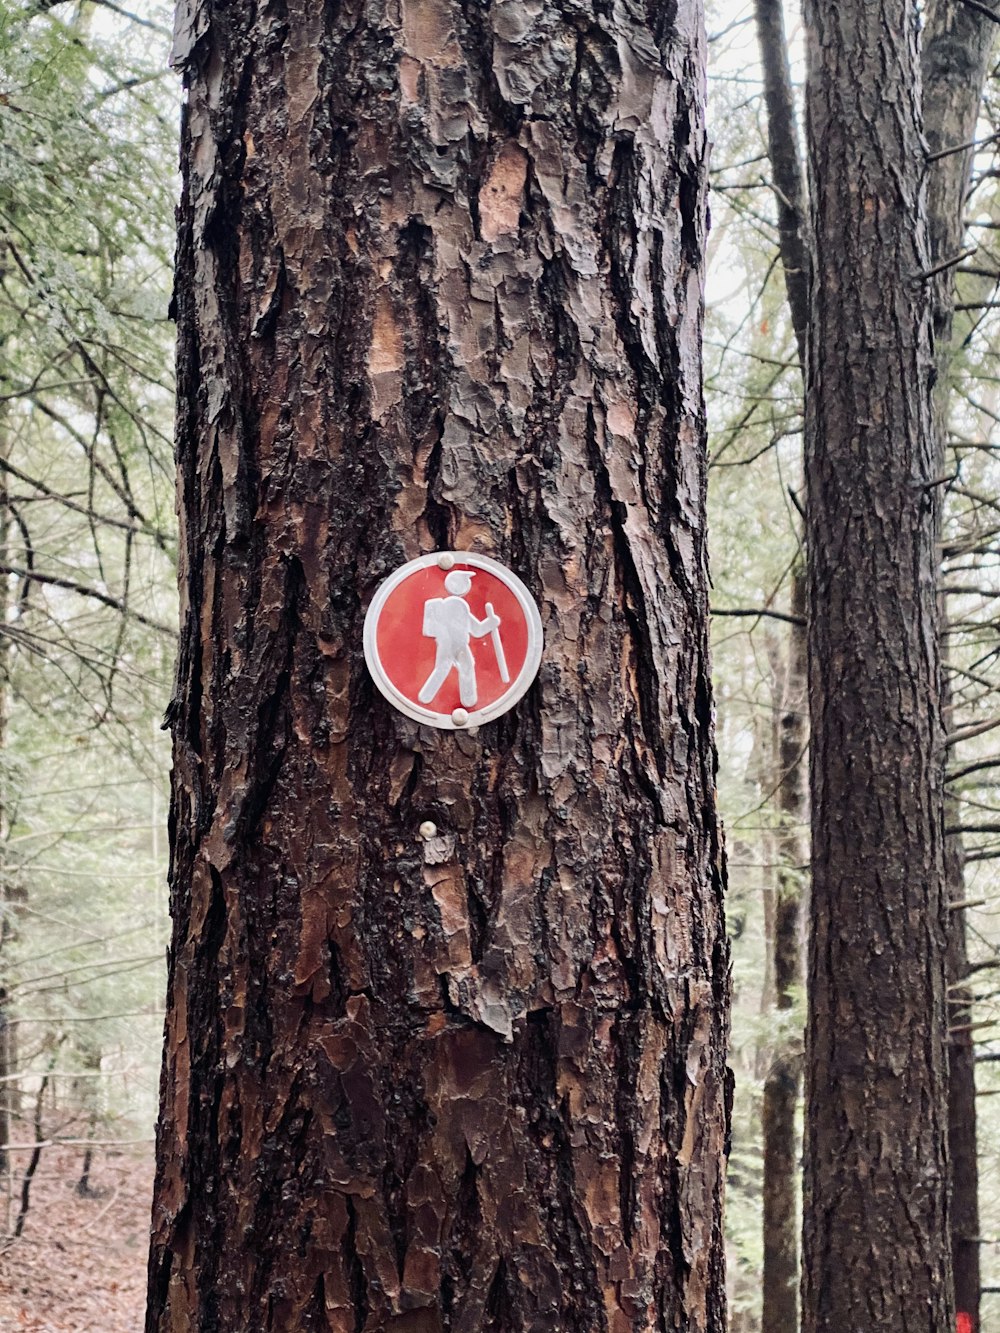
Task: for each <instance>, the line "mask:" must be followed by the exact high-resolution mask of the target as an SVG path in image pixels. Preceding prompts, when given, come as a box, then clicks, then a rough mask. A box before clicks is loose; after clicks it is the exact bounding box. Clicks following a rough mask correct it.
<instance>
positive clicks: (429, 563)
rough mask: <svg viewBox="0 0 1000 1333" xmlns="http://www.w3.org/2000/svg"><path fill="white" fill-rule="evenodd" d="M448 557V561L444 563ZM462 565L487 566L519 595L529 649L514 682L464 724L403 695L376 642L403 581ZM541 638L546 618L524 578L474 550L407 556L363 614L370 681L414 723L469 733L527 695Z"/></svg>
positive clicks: (538, 662)
mask: <svg viewBox="0 0 1000 1333" xmlns="http://www.w3.org/2000/svg"><path fill="white" fill-rule="evenodd" d="M449 557H450V560H451V563H450V564H449V563H446V562H447V561H448V559H449ZM459 565H468V566H469V568H470V569H482V570H486V571H487V572H488V573H490V574H493V575H494V576H495V577H496V578H498V579H499V580H500V582H501V583H503V584H504V585H505V587H507V588H509V589H510V591H511V592H512V593H513V594H514V596H515V597H516V598H517V603H518V605H519V606H520V608H521V610H522V611H523V612H524V619H525V623H526V624H527V627H528V651H527V654H526V655H525V659H524V665H523V666H522V668H521V670H520V671H519V672H518V675H517V678H516V679H515V680H513V681H512V682H511V684H510V686H509V688H508V689H507V690H506V691H505V692H504V693H503V694H502V695H501V696H500V698H499V699H495V700H494V701H493V703H491V704H487V706H486V707H485V708H474V709H471V710H470V711H469V714H468V720H467V721H465V722H463V723H461V724H457V723H455V722H454V721H453V720H452V717H451V715H450V714H445V713H436V712H434V711H433V710H432V709H430V708H422V707H421V706H420V704H415V703H411V702H410V700H409V699H407V698H406V696H405V695H403V694H401V693H400V692H399V690H397V689H396V687H395V685H393V683H392V681H391V680H390V679H389V676H388V673H387V672H386V670H385V667H384V666H383V665H382V661H381V659H380V657H379V655H378V646H377V644H376V641H375V637H376V634H375V632H376V628H377V626H378V619H379V616H380V615H381V614H382V608H383V607H384V606H385V604H386V602H387V601H388V599H389V595H390V594H391V593H392V592H394V591H395V589H396V588H398V587H399V585H400V584H401V583H403V582H405V580H406V579H408V578H409V577H410V575H411V574H415V573H416V572H417V571H418V570H420V569H429V568H432V567H437V568H440V569H445V568H455V567H456V566H459ZM542 642H543V635H542V617H541V615H540V613H539V610H538V607H537V605H536V603H535V599H534V598H533V597H532V595H531V593H530V592H529V591H528V589H527V588H526V587H525V585H524V584H523V583H522V581H521V580H520V579H519V578H518V576H517V575H516V574H515V573H514V572H513V570H511V569H508V568H507V566H506V565H501V564H500V562H499V561H498V560H493V559H491V558H490V557H489V556H488V555H477V554H476V553H474V552H472V551H433V552H431V553H430V554H429V555H421V556H417V558H416V559H415V560H408V561H407V562H406V564H405V565H400V567H399V568H398V569H397V570H394V571H393V573H391V574H390V575H389V577H388V578H387V579H386V580H385V582H384V583H381V584H379V587H378V590H377V591H376V593H375V596H374V597H373V598H372V602H371V605H370V606H369V608H368V611H367V613H366V615H365V629H364V650H365V662H366V663H367V666H368V671H369V673H370V675H371V678H372V680H373V681H374V682H375V684H376V685H377V686H378V688H379V690H380V692H381V693H382V694H383V695H384V696H385V698H386V699H388V700H389V702H390V703H391V704H392V706H393V708H395V709H398V711H399V712H400V713H404V714H405V715H406V716H407V717H409V718H412V719H413V721H414V722H422V723H423V725H424V726H426V727H437V728H438V729H439V730H441V731H469V730H471V729H472V728H473V727H480V726H482V725H483V723H485V722H492V721H494V719H495V718H498V717H502V716H503V714H504V713H507V712H509V711H510V710H511V709H512V708H513V707H514V705H515V704H516V703H518V702H519V701H520V700H521V699H522V698H523V697H524V695H525V694H526V693H527V691H528V689H529V687H530V686H531V682H532V681H533V680H534V679H535V677H536V676H537V674H538V668H539V666H540V665H541V661H542Z"/></svg>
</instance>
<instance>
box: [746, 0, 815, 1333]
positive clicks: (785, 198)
mask: <svg viewBox="0 0 1000 1333" xmlns="http://www.w3.org/2000/svg"><path fill="white" fill-rule="evenodd" d="M755 13H756V20H757V43H758V46H759V48H760V57H761V68H762V71H763V75H764V103H765V107H766V111H767V144H768V157H769V159H770V163H771V178H772V185H773V189H774V195H775V201H776V205H777V212H778V226H779V234H780V252H781V267H782V272H783V274H784V279H785V292H786V295H787V298H788V309H789V314H790V316H791V320H792V328H793V331H794V333H795V342H796V346H797V348H798V353H799V364H800V366H801V368H802V374H803V377H804V375H805V367H806V356H807V345H808V336H809V275H810V265H811V260H810V254H809V224H808V217H807V211H806V189H805V180H804V173H803V169H802V154H801V149H800V146H799V134H798V125H797V117H796V114H795V95H794V91H793V88H792V75H791V69H790V67H789V61H788V42H787V39H786V36H785V17H784V6H783V3H782V0H756V2H755ZM803 391H804V379H803ZM807 601H808V599H807V582H806V574H805V571H804V569H802V568H796V570H795V571H794V573H793V576H792V596H791V603H792V605H791V610H792V613H793V614H794V615H796V616H798V617H799V618H800V621H801V622H802V623H801V624H798V625H793V626H791V627H790V630H789V633H788V636H787V642H788V648H787V653H788V656H787V661H786V666H785V679H784V684H783V695H784V697H783V700H782V710H781V714H780V720H779V724H778V745H777V758H778V782H777V798H778V802H777V803H778V809H779V813H780V816H781V819H780V834H779V846H778V850H777V861H778V863H779V864H780V865H781V866H782V869H781V870H780V871H779V873H778V885H777V893H776V897H777V908H776V911H775V922H774V932H773V935H772V936H771V953H772V957H773V964H772V966H773V971H774V974H775V978H776V992H777V1008H778V1010H779V1011H787V1010H789V1009H791V1008H792V1006H793V1003H794V989H795V987H797V986H800V985H801V984H802V981H803V976H802V949H801V938H800V935H801V908H802V897H803V886H804V883H805V881H806V879H807V875H808V872H807V871H805V870H804V869H803V867H805V866H806V865H807V864H808V861H809V847H808V836H807V834H806V833H805V832H804V824H805V821H806V793H805V787H806V781H807V779H806V753H807V745H808V739H809V716H808V713H809V709H808V690H807V684H806V675H807V670H806V649H807V635H806V629H805V619H806V614H807V609H808V608H807ZM801 1088H802V1042H801V1035H800V1034H794V1035H793V1034H791V1033H788V1032H785V1031H784V1030H782V1031H781V1036H780V1040H779V1043H778V1045H777V1046H776V1048H775V1051H774V1058H773V1061H772V1063H771V1067H770V1070H769V1072H768V1075H767V1078H766V1080H765V1083H764V1105H763V1115H762V1138H763V1150H764V1188H763V1194H764V1207H763V1231H764V1272H763V1297H762V1306H761V1330H762V1333H798V1328H799V1311H798V1276H799V1232H798V1209H797V1207H796V1202H797V1199H798V1195H799V1154H798V1144H797V1134H796V1125H795V1117H796V1111H797V1109H798V1103H799V1097H800V1095H801Z"/></svg>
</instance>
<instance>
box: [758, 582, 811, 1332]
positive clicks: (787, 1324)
mask: <svg viewBox="0 0 1000 1333" xmlns="http://www.w3.org/2000/svg"><path fill="white" fill-rule="evenodd" d="M791 611H792V614H793V615H796V616H799V617H800V618H801V621H802V623H801V624H799V625H793V626H791V628H790V630H789V634H788V655H787V660H786V666H785V678H784V681H783V683H782V699H781V712H780V714H779V718H778V726H777V731H778V738H777V747H776V759H777V774H776V778H777V781H776V784H775V785H776V788H777V805H778V814H779V823H778V832H777V838H776V853H777V861H778V865H779V867H780V868H779V870H778V876H777V879H778V883H777V892H776V894H775V907H774V936H773V943H772V956H773V960H774V988H775V1004H776V1008H777V1010H778V1013H779V1014H782V1013H784V1014H787V1013H788V1011H789V1010H790V1009H792V1008H793V1006H794V1004H795V991H796V989H797V988H798V987H800V986H801V984H802V944H801V935H802V927H801V916H802V885H803V875H804V869H803V868H804V866H805V865H806V864H807V863H808V860H809V850H808V845H807V840H806V836H805V832H804V827H805V820H806V793H805V781H806V749H807V742H808V737H809V718H808V701H807V693H806V629H805V613H806V579H805V571H804V570H802V569H796V570H795V572H794V573H793V575H792V598H791ZM801 1083H802V1036H801V1031H796V1030H795V1029H794V1028H789V1027H788V1020H787V1019H786V1020H785V1025H784V1026H781V1025H780V1021H779V1027H778V1036H777V1040H776V1042H775V1044H774V1051H773V1056H772V1060H771V1065H770V1068H769V1070H768V1073H767V1077H766V1078H765V1080H764V1109H763V1116H762V1130H763V1148H764V1293H763V1306H762V1313H761V1333H798V1327H799V1315H798V1276H799V1243H798V1207H797V1203H798V1194H799V1172H798V1160H799V1154H798V1151H797V1137H798V1135H797V1132H796V1126H795V1113H796V1111H797V1109H798V1104H799V1093H800V1089H801Z"/></svg>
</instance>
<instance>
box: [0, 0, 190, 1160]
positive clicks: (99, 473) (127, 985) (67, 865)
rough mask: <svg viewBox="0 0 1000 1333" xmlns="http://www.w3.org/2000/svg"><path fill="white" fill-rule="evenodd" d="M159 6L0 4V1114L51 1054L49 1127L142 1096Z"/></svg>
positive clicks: (158, 941) (165, 503)
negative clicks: (0, 1000) (5, 1060)
mask: <svg viewBox="0 0 1000 1333" xmlns="http://www.w3.org/2000/svg"><path fill="white" fill-rule="evenodd" d="M168 21H169V18H168V13H167V9H166V6H158V5H149V6H146V7H145V8H144V10H143V12H142V13H141V14H139V15H137V16H133V17H132V18H127V17H125V16H123V14H122V13H121V12H120V11H118V10H117V9H113V8H110V7H105V6H103V5H100V4H87V3H83V4H51V3H42V4H39V3H34V4H28V3H17V2H16V0H15V2H13V3H8V4H7V5H6V6H5V7H3V8H2V9H0V711H2V715H3V721H2V724H0V833H2V835H3V842H2V844H0V884H2V903H0V910H2V912H3V924H4V937H3V941H2V947H0V982H2V984H3V985H4V986H5V987H6V988H7V990H8V992H9V995H10V1005H9V1012H10V1015H11V1019H12V1031H14V1032H15V1033H16V1039H17V1041H16V1044H17V1058H18V1063H19V1071H20V1080H19V1082H18V1084H17V1085H15V1086H16V1087H17V1088H19V1089H20V1091H21V1093H22V1096H21V1098H20V1099H18V1098H15V1099H14V1101H15V1105H14V1109H15V1112H16V1113H19V1114H21V1115H23V1116H25V1117H28V1116H29V1110H30V1107H29V1105H28V1102H27V1101H25V1098H26V1097H28V1098H30V1094H31V1093H32V1090H33V1088H34V1087H35V1086H36V1085H37V1080H38V1076H39V1075H40V1074H41V1073H42V1072H43V1071H44V1070H46V1069H50V1068H51V1070H52V1074H53V1076H52V1080H51V1086H52V1087H53V1089H54V1104H53V1109H52V1111H51V1113H50V1115H49V1117H48V1122H49V1128H50V1131H51V1132H59V1133H62V1134H65V1135H68V1136H69V1137H79V1136H80V1134H81V1133H86V1134H91V1133H93V1132H94V1131H95V1128H96V1123H97V1121H96V1119H95V1117H99V1118H100V1119H102V1120H104V1121H105V1122H106V1124H105V1128H106V1130H107V1132H108V1133H109V1134H111V1135H112V1136H118V1137H131V1136H134V1135H135V1134H137V1133H139V1134H143V1133H148V1131H149V1126H150V1124H151V1120H152V1116H153V1114H154V1107H155V1099H154V1091H155V1086H156V1078H157V1071H158V1053H159V1045H160V1029H161V1025H162V1017H161V1008H162V990H163V976H162V968H163V956H164V947H165V943H166V927H165V911H164V891H163V887H162V882H163V876H164V868H165V851H166V848H165V834H164V832H163V828H162V825H163V818H164V809H165V799H166V795H165V791H164V786H165V778H164V774H165V771H166V767H167V747H166V743H165V738H164V737H163V735H162V734H161V732H160V730H159V719H160V717H162V713H163V709H164V706H165V702H166V697H167V690H168V682H169V675H170V669H171V664H172V656H173V636H172V632H171V631H170V629H169V628H168V627H169V626H170V625H171V624H172V623H173V622H174V621H175V619H176V612H175V592H174V583H175V578H174V569H173V561H174V533H173V522H174V519H173V464H172V446H171V414H172V373H171V367H172V361H173V352H172V345H173V330H172V326H171V325H170V323H169V320H168V317H167V304H168V300H169V289H170V267H171V265H170V256H171V251H172V244H173V219H172V213H173V192H174V179H173V168H172V164H173V161H174V159H175V156H176V137H177V110H176V103H175V90H174V87H173V80H172V79H171V78H170V77H169V76H167V75H166V74H165V64H166V28H167V23H168ZM4 571H6V572H4ZM158 626H163V628H162V629H161V628H158ZM74 1076H77V1077H74ZM29 1118H30V1117H29ZM30 1137H31V1135H30V1133H29V1130H28V1124H27V1120H25V1121H22V1122H20V1123H18V1122H15V1126H14V1128H13V1131H12V1138H13V1140H14V1141H16V1142H25V1141H26V1140H27V1139H29V1138H30ZM23 1165H24V1163H23V1161H20V1160H19V1159H17V1157H15V1161H14V1168H15V1170H16V1169H18V1167H19V1166H23Z"/></svg>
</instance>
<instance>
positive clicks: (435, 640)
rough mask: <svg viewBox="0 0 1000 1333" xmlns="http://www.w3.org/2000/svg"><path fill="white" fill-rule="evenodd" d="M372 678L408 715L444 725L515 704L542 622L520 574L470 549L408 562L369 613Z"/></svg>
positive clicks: (538, 649)
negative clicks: (469, 550) (519, 576)
mask: <svg viewBox="0 0 1000 1333" xmlns="http://www.w3.org/2000/svg"><path fill="white" fill-rule="evenodd" d="M364 638H365V660H366V661H367V663H368V669H369V671H370V672H371V674H372V678H373V680H374V681H375V684H376V685H377V686H378V687H379V689H380V690H381V691H382V693H383V694H384V695H385V697H386V698H387V699H388V700H389V702H390V703H391V704H392V705H393V706H394V707H395V708H398V709H399V711H400V712H401V713H405V714H406V715H407V717H412V718H414V719H415V720H416V721H417V722H423V723H425V724H426V725H428V726H431V727H441V728H443V729H445V730H448V731H453V730H455V729H456V728H467V727H475V726H479V725H480V724H481V723H483V722H490V721H492V720H493V719H494V718H497V717H500V716H501V714H503V713H506V712H507V711H508V710H509V709H511V708H513V707H514V705H515V704H516V703H517V701H518V700H519V699H520V698H521V697H522V695H523V694H524V692H525V691H526V690H527V688H528V686H529V685H530V684H531V682H532V681H533V680H534V678H535V675H536V673H537V671H538V665H539V662H540V661H541V655H542V621H541V617H540V616H539V614H538V607H537V606H536V605H535V603H534V600H533V599H532V596H531V594H530V593H529V592H528V589H527V588H526V587H525V586H524V584H523V583H522V582H521V580H520V579H519V578H518V577H517V575H516V574H514V573H512V572H511V571H510V570H509V569H507V568H506V567H505V566H504V565H501V564H499V563H498V562H497V561H496V560H491V559H489V558H488V557H487V556H484V555H474V554H472V553H471V552H468V551H442V552H440V553H438V554H436V555H424V556H420V557H419V558H418V559H417V560H411V561H409V563H408V564H405V565H402V566H401V567H400V568H399V569H397V570H396V571H395V573H394V574H392V575H390V577H389V578H387V579H386V581H385V582H384V583H383V584H382V585H381V587H380V588H379V589H378V591H377V592H376V594H375V597H374V599H373V600H372V604H371V606H370V607H369V608H368V614H367V616H366V617H365V636H364Z"/></svg>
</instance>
